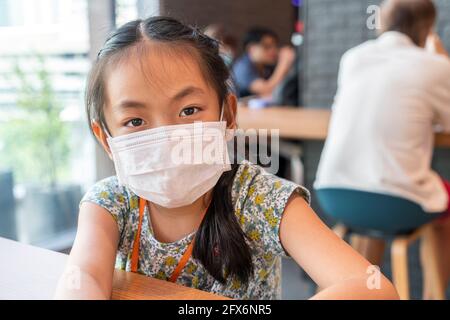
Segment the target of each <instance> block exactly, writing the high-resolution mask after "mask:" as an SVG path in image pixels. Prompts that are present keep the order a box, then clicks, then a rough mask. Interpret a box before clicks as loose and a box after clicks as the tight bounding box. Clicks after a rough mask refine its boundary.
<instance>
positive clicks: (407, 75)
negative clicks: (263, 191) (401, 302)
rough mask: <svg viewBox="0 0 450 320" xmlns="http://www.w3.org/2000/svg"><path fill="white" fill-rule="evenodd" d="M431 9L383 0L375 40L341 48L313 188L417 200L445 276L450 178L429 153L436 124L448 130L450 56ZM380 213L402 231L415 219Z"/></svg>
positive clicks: (449, 254)
mask: <svg viewBox="0 0 450 320" xmlns="http://www.w3.org/2000/svg"><path fill="white" fill-rule="evenodd" d="M436 16H437V12H436V8H435V6H434V4H433V2H432V1H431V0H386V1H384V2H383V5H382V10H381V30H380V31H381V35H380V36H379V37H378V39H376V40H370V41H368V42H366V43H363V44H362V45H360V46H358V47H356V48H353V49H351V50H349V51H348V52H347V53H345V54H344V56H343V57H342V60H341V65H340V71H339V77H338V91H337V94H336V97H335V101H334V105H333V113H332V119H331V123H330V129H329V133H328V138H327V141H326V144H325V148H324V150H323V153H322V156H321V160H320V165H319V169H318V173H317V180H316V182H315V188H316V189H317V190H318V191H319V192H320V189H322V188H346V189H352V190H361V191H367V192H376V193H382V194H388V195H393V196H397V197H400V198H404V199H407V200H410V201H412V202H414V203H417V204H418V205H420V207H422V209H423V217H422V218H421V219H420V220H422V222H420V221H417V222H414V223H416V224H417V227H420V226H421V224H423V221H426V223H429V222H432V221H435V222H436V223H435V224H434V225H435V226H434V231H435V233H436V236H437V237H438V239H439V243H440V245H441V248H440V249H441V252H442V254H441V255H440V258H441V261H440V262H441V266H442V268H441V270H442V272H443V279H444V280H445V283H448V279H449V275H450V251H449V250H448V248H447V247H448V245H449V244H450V219H449V218H448V217H449V216H450V209H449V198H450V183H449V182H448V181H445V180H444V179H442V178H441V177H440V176H439V175H438V174H437V173H436V172H434V171H433V170H432V168H431V159H432V155H433V150H434V135H435V130H436V127H437V126H438V127H440V128H441V129H442V130H445V131H450V59H449V58H448V54H447V52H446V50H445V49H444V46H443V45H442V42H441V41H440V40H439V37H438V36H437V35H436V34H434V32H433V29H434V25H435V22H436ZM427 41H428V45H426V44H427ZM425 47H427V48H428V49H425ZM430 48H431V49H430ZM430 50H431V51H430ZM361 214H364V213H361ZM377 219H380V220H381V221H383V223H386V224H389V225H390V226H392V224H395V226H396V227H397V228H398V230H401V229H402V225H404V224H405V223H408V224H409V225H410V224H411V223H412V221H411V219H414V218H413V217H412V216H411V218H410V220H409V221H405V220H402V219H400V218H399V217H396V216H386V214H385V215H383V212H380V214H379V216H378V217H377ZM418 220H419V219H418ZM423 263H426V261H425V262H424V261H423ZM425 292H426V291H425ZM425 295H426V293H425Z"/></svg>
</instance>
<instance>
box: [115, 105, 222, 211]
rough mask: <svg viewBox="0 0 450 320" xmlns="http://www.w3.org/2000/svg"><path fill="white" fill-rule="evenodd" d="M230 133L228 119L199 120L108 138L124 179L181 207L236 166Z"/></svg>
mask: <svg viewBox="0 0 450 320" xmlns="http://www.w3.org/2000/svg"><path fill="white" fill-rule="evenodd" d="M222 113H223V108H222ZM220 119H221V120H222V114H221V117H220ZM225 134H226V122H225V121H218V122H195V123H192V124H183V125H172V126H165V127H159V128H154V129H148V130H144V131H139V132H135V133H131V134H127V135H123V136H119V137H115V138H112V137H109V138H108V139H107V140H108V144H109V147H110V149H111V153H112V156H113V160H114V166H115V168H116V174H117V177H118V179H119V183H120V184H122V185H125V186H127V187H129V188H130V189H131V190H132V191H133V192H134V193H135V194H137V195H138V196H139V197H141V198H144V199H146V200H149V201H151V202H154V203H156V204H158V205H161V206H163V207H166V208H176V207H182V206H185V205H189V204H192V203H193V202H194V201H195V200H197V199H198V198H200V197H201V196H202V195H204V194H205V193H206V192H207V191H208V190H210V189H211V188H213V187H214V186H215V185H216V183H217V181H218V180H219V178H220V176H221V175H222V173H223V172H225V171H228V170H230V169H231V166H230V160H229V157H228V150H227V143H226V139H225Z"/></svg>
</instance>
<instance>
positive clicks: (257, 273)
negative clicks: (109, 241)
mask: <svg viewBox="0 0 450 320" xmlns="http://www.w3.org/2000/svg"><path fill="white" fill-rule="evenodd" d="M231 190H232V191H231V192H232V202H233V205H234V214H235V216H236V219H237V220H238V222H239V225H240V226H241V228H242V230H243V231H244V232H245V233H246V234H247V236H248V237H249V240H247V241H248V244H249V246H250V249H251V252H252V261H253V265H254V273H253V276H252V278H251V279H250V281H249V283H248V284H243V283H241V282H240V281H239V280H238V279H237V278H233V277H228V279H227V281H226V283H225V284H222V283H220V282H219V281H217V280H215V279H214V278H213V277H212V276H211V275H210V274H209V273H208V272H207V271H206V269H205V268H204V267H203V266H202V264H201V263H200V262H199V261H198V260H196V259H194V258H193V257H191V258H190V259H189V260H188V262H187V263H186V265H185V267H184V268H183V270H182V272H181V273H180V275H179V277H178V279H177V283H178V284H181V285H184V286H187V287H192V288H196V289H200V290H204V291H208V292H212V293H216V294H219V295H223V296H227V297H230V298H234V299H281V257H287V256H288V254H287V252H285V250H284V249H283V247H282V245H281V241H280V237H279V229H280V222H281V217H282V214H283V211H284V208H285V206H286V203H287V201H288V199H289V198H290V196H291V195H292V193H294V192H295V193H297V194H298V195H300V196H301V197H303V198H304V199H305V200H306V201H307V202H308V203H309V202H310V194H309V192H308V190H306V189H305V188H303V187H301V186H299V185H296V184H294V183H293V182H290V181H288V180H284V179H282V178H279V177H277V176H275V175H272V174H269V173H267V172H266V171H264V169H262V168H261V167H259V166H257V165H254V164H252V163H250V162H248V161H244V162H243V163H241V164H240V165H239V168H238V170H237V172H236V175H235V177H234V180H233V185H232V189H231ZM84 201H89V202H93V203H95V204H97V205H99V206H101V207H103V208H105V209H106V210H107V211H108V212H109V213H110V214H111V216H112V217H113V218H114V220H115V221H116V223H117V226H118V229H119V232H120V240H119V245H118V249H117V256H116V268H118V269H122V270H126V271H130V269H131V252H132V248H133V241H134V239H135V236H136V232H137V228H138V219H139V198H138V196H137V195H136V194H134V193H133V192H132V191H131V190H129V189H128V188H127V187H125V186H121V185H119V184H118V180H117V177H116V176H112V177H109V178H106V179H104V180H102V181H99V182H97V183H96V184H95V185H94V186H93V187H91V188H90V190H88V192H87V193H86V194H85V195H84V197H83V199H82V200H81V202H84ZM194 236H195V233H191V234H189V235H188V236H186V237H185V238H183V239H181V240H179V241H176V242H172V243H162V242H159V241H158V240H156V239H155V238H154V236H153V232H152V228H151V223H150V220H149V213H148V211H147V208H146V209H145V211H144V217H143V221H142V227H141V240H140V241H141V243H140V250H139V266H138V272H139V273H141V274H144V275H147V276H149V277H153V278H157V279H163V280H168V278H169V277H170V275H171V274H172V272H173V270H174V269H175V267H176V265H177V263H178V261H179V260H180V258H181V256H182V255H183V253H184V251H185V250H186V248H187V246H188V245H189V243H190V242H191V240H192V239H193V237H194Z"/></svg>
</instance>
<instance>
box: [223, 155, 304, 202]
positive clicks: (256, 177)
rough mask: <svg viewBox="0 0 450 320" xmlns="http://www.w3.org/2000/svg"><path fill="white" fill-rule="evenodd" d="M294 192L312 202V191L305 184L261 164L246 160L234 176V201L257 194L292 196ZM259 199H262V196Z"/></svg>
mask: <svg viewBox="0 0 450 320" xmlns="http://www.w3.org/2000/svg"><path fill="white" fill-rule="evenodd" d="M293 192H296V193H298V194H299V195H300V196H301V197H303V198H304V199H305V200H306V201H307V202H308V203H309V202H310V200H311V195H310V192H309V191H308V190H307V189H306V188H304V187H303V186H300V185H298V184H296V183H294V182H292V181H289V180H286V179H283V178H280V177H278V176H276V175H274V174H272V173H269V172H267V171H266V170H265V169H264V168H262V167H261V166H259V165H256V164H253V163H251V162H250V161H247V160H244V161H242V163H241V164H240V165H239V168H238V170H237V171H236V175H235V177H234V181H233V186H232V199H233V203H236V202H237V201H239V200H244V199H248V198H254V197H253V196H255V195H260V196H263V195H268V196H282V195H286V194H289V196H290V195H291V194H292V193H293ZM255 200H256V199H255ZM258 200H261V197H260V198H258ZM257 202H258V203H259V202H260V201H257Z"/></svg>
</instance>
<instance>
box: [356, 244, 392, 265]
mask: <svg viewBox="0 0 450 320" xmlns="http://www.w3.org/2000/svg"><path fill="white" fill-rule="evenodd" d="M385 247H386V242H385V241H384V240H382V239H376V238H369V237H366V238H364V240H363V242H362V250H361V254H362V255H363V257H364V258H366V259H367V260H368V261H369V262H370V263H371V264H372V265H376V266H379V267H381V265H382V263H383V256H384V249H385Z"/></svg>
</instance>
